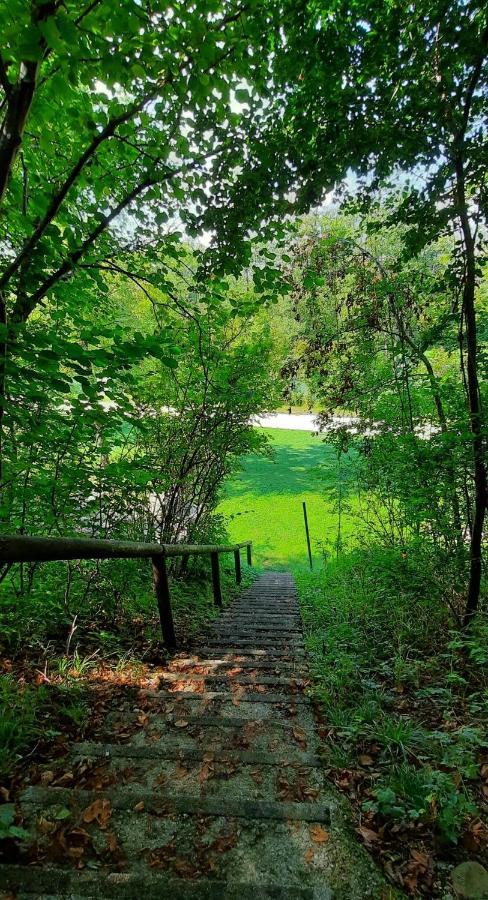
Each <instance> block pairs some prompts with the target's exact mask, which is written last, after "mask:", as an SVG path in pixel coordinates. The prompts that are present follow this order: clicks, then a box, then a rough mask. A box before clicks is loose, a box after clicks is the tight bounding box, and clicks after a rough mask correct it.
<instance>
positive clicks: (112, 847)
mask: <svg viewBox="0 0 488 900" xmlns="http://www.w3.org/2000/svg"><path fill="white" fill-rule="evenodd" d="M119 849H120V848H119V845H118V842H117V838H116V836H115V834H114V833H113V831H109V832H108V834H107V850H108V851H109V853H117V852H118V850H119Z"/></svg>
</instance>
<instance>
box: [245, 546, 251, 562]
mask: <svg viewBox="0 0 488 900" xmlns="http://www.w3.org/2000/svg"><path fill="white" fill-rule="evenodd" d="M246 550H247V564H248V566H252V551H251V545H250V544H248V545H247V547H246Z"/></svg>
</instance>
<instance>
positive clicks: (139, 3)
mask: <svg viewBox="0 0 488 900" xmlns="http://www.w3.org/2000/svg"><path fill="white" fill-rule="evenodd" d="M0 22H1V24H2V29H1V46H0V476H1V485H0V487H1V502H0V524H1V529H2V532H3V533H4V534H5V533H26V534H29V533H30V534H44V535H50V536H53V537H55V536H58V535H69V534H73V533H82V534H85V535H89V536H93V537H104V538H109V537H119V538H121V537H124V538H131V539H133V540H163V541H168V542H169V541H182V540H183V539H186V540H190V541H209V540H212V541H217V540H221V539H222V540H224V539H226V529H228V532H229V533H230V534H231V535H232V536H234V537H239V538H242V539H247V538H249V537H252V538H254V539H255V541H256V544H257V550H258V553H260V554H261V559H262V561H265V562H270V561H272V560H273V561H279V562H280V564H281V563H283V564H286V563H289V564H290V563H291V564H295V563H296V562H297V561H298V560H299V559H303V560H305V558H306V557H305V541H304V532H303V522H302V510H301V501H302V500H304V499H305V500H307V502H308V505H309V515H310V524H311V531H312V539H313V541H314V550H315V552H316V555H317V556H318V554H319V553H320V554H322V559H321V562H322V563H324V562H325V565H323V566H322V567H321V569H320V575H319V576H318V577H317V578H314V579H313V580H310V581H306V580H304V574H303V572H302V576H301V577H302V582H301V583H302V593H303V596H304V598H305V599H304V602H305V604H306V606H307V609H308V612H307V617H308V627H309V631H310V635H309V644H310V649H311V652H312V655H313V659H314V666H315V674H316V683H317V685H318V688H317V691H318V695H319V697H320V699H321V701H322V707H323V710H324V715H325V717H326V719H327V720H328V726H327V727H328V728H329V729H330V734H331V740H332V742H333V745H334V748H335V749H334V752H335V753H337V748H338V745H339V744H341V743H343V744H344V745H345V749H346V750H347V752H348V754H349V753H353V754H354V752H356V754H357V752H358V751H359V752H360V751H361V750H363V751H365V750H367V751H368V752H367V754H366V755H368V754H369V755H372V757H374V759H375V760H378V761H379V767H380V771H379V776H378V777H379V780H377V782H375V784H374V785H373V784H372V785H370V790H369V794H368V797H366V798H363V799H364V802H365V804H366V805H365V806H364V814H365V815H366V816H369V818H370V819H371V820H372V821H373V820H374V821H375V822H376V821H377V820H376V819H375V818H374V817H379V818H380V819H381V821H382V822H383V825H384V826H385V827H386V824H387V823H390V824H391V822H392V821H393V822H395V823H397V822H402V823H405V822H409V823H412V822H414V821H419V822H421V823H422V826H425V827H427V826H429V827H432V828H433V829H434V830H435V829H436V830H437V832H438V833H439V834H440V835H441V836H442V838H445V839H447V840H449V841H451V842H453V841H455V840H457V839H458V837H459V835H460V834H462V830H463V827H464V825H465V824H466V822H467V821H469V819H470V816H472V805H471V804H472V797H471V794H472V790H471V787H470V785H469V784H468V785H467V787H466V786H465V783H464V782H465V781H466V782H470V781H471V780H472V779H473V777H474V776H473V772H474V769H475V768H476V766H477V764H478V762H479V761H480V753H481V751H482V746H483V739H482V737H481V729H482V724H481V723H482V722H483V721H484V717H486V684H485V676H484V674H483V672H482V671H481V670H482V668H483V666H485V665H486V662H487V660H486V652H485V649H484V644H483V641H485V640H486V624H485V621H486V606H485V596H484V584H483V577H482V576H483V567H482V556H483V550H484V537H485V531H486V529H485V514H486V506H487V500H488V489H487V478H486V422H485V412H484V410H485V409H486V403H487V399H488V398H487V397H486V385H485V376H486V363H487V360H488V352H487V339H488V333H487V327H488V308H487V302H488V287H487V279H486V235H487V204H486V197H487V192H486V135H487V126H488V120H487V107H486V102H485V101H486V89H487V76H486V58H487V54H488V23H487V19H486V9H485V7H484V6H483V4H480V3H479V2H477V0H451V2H450V3H446V2H444V0H418V2H416V3H415V4H414V5H412V4H405V3H404V2H402V0H347V2H346V0H334V2H329V3H324V2H321V0H303V2H302V0H299V2H297V0H264V2H263V0H247V2H245V3H242V4H241V3H240V2H239V0H198V2H197V3H194V4H188V3H180V2H176V3H173V4H171V6H168V5H167V4H165V3H163V2H162V0H151V2H147V0H124V2H122V0H87V2H86V4H81V5H80V3H77V2H74V0H64V2H61V0H32V2H26V0H0ZM327 192H331V193H330V194H329V199H330V200H331V211H330V212H329V213H325V212H324V208H323V207H320V204H321V203H322V202H323V200H324V197H326V195H327ZM332 195H333V199H331V198H332ZM311 212H312V215H310V213H311ZM307 403H308V404H309V405H310V407H311V408H312V407H313V409H314V410H316V411H318V412H319V413H320V422H321V425H322V426H323V427H324V429H326V430H327V444H324V442H323V440H322V439H321V438H320V437H317V436H315V437H311V436H309V435H305V434H301V433H297V432H295V433H294V432H290V433H288V434H287V435H282V434H281V435H280V434H277V433H276V434H272V436H271V437H270V439H269V440H268V442H267V441H266V436H265V435H263V433H262V432H260V431H258V430H257V429H255V428H253V427H252V425H251V422H252V417H253V416H254V415H255V414H258V413H260V412H264V411H267V410H272V409H274V408H276V407H277V406H278V405H280V404H285V405H294V404H300V405H301V406H303V405H305V404H307ZM337 415H339V416H341V417H342V418H341V419H340V420H337V419H336V418H334V417H335V416H337ZM351 417H352V418H351ZM273 447H274V455H273ZM240 463H242V465H243V468H242V472H241V474H240V475H238V476H237V475H236V470H237V468H238V466H239V465H240ZM224 483H225V485H226V487H225V489H224V488H223V485H224ZM219 504H220V505H219ZM223 514H224V515H223ZM225 516H226V517H227V521H225ZM273 523H276V525H275V526H274V525H273ZM348 554H351V555H348ZM147 569H148V566H147V565H146V563H138V562H134V561H132V562H129V561H123V562H122V561H118V562H111V563H97V564H94V563H78V562H69V563H66V564H64V563H59V564H58V563H56V564H46V565H43V566H39V565H21V566H11V565H10V564H8V563H7V564H6V565H4V566H3V567H2V569H1V571H0V581H1V586H2V597H1V601H0V628H1V630H2V633H1V642H2V647H3V649H7V650H8V651H10V652H11V654H12V659H9V660H7V662H6V663H5V671H3V672H2V674H1V678H2V681H1V685H0V688H1V691H2V698H1V702H2V705H3V706H10V707H11V712H10V713H9V715H8V716H6V717H4V719H3V720H2V721H3V725H2V728H3V730H1V731H0V748H1V749H3V753H4V756H5V758H6V760H7V764H8V765H10V764H11V763H12V761H13V760H14V759H15V757H16V754H17V753H18V752H19V751H20V752H21V751H23V750H24V749H25V748H26V747H27V746H29V745H30V743H31V742H32V740H34V739H36V738H37V737H39V735H40V734H41V732H42V730H43V727H44V726H46V722H48V721H51V713H50V712H47V713H46V718H43V716H44V706H49V705H50V704H51V699H49V700H48V699H47V698H46V696H45V691H44V686H43V685H41V686H40V689H39V690H38V689H37V687H35V688H33V687H32V686H31V684H30V682H32V681H35V680H36V679H38V678H40V680H41V681H42V680H43V679H44V680H45V681H46V683H50V680H51V681H53V680H54V681H56V684H57V685H58V687H59V688H60V691H61V694H60V696H59V697H57V698H55V700H54V706H55V707H56V709H57V712H56V715H61V716H63V715H64V720H63V719H62V723H63V727H64V726H66V727H67V728H68V727H75V726H76V727H77V725H78V724H79V723H80V722H81V721H82V720H83V715H84V712H83V710H84V704H86V700H85V699H84V698H82V697H79V696H78V695H77V688H76V687H75V686H74V682H75V680H76V679H75V678H74V676H72V675H69V673H70V672H73V671H75V672H76V677H78V676H79V675H80V674H81V673H82V672H83V671H84V670H85V669H86V668H87V667H88V668H89V669H90V671H91V668H90V667H91V662H90V654H101V655H102V656H104V654H105V655H106V654H108V655H109V656H110V655H113V657H114V658H116V659H119V660H120V659H122V661H123V659H124V654H129V653H130V654H142V655H144V654H145V653H146V652H147V653H149V654H151V653H152V652H153V650H154V647H155V644H156V639H155V634H154V630H153V626H154V622H155V619H154V615H155V612H154V605H153V598H152V597H151V595H150V589H149V584H148V571H147ZM206 574H207V573H206V570H205V564H201V563H199V564H195V563H193V561H191V562H190V563H188V560H184V561H183V562H182V564H181V565H178V566H175V567H174V568H173V570H172V572H171V575H172V577H173V578H174V581H175V587H174V596H175V605H176V611H177V619H178V624H179V627H180V629H181V630H182V631H183V632H185V634H190V633H194V632H195V631H196V630H198V628H199V627H200V626H201V624H202V622H203V621H204V620H205V619H206V618H207V617H208V615H209V614H210V605H209V602H208V598H209V594H208V584H207V583H206V577H205V576H206ZM131 631H134V633H135V634H136V635H137V639H136V640H135V643H136V644H137V646H136V647H135V646H134V645H133V644H131V640H130V639H129V636H130V634H131ZM148 648H149V649H148ZM51 656H52V657H53V658H54V660H55V663H54V665H55V666H57V667H58V670H59V671H57V672H50V670H49V658H50V657H51ZM131 658H132V657H131ZM87 660H88V661H87ZM122 664H123V663H122ZM115 665H117V663H115ZM23 667H25V671H26V673H27V674H22V675H21V689H20V691H19V690H18V689H17V688H16V687H15V686H14V680H13V675H12V672H14V673H15V672H17V673H18V672H19V671H20V672H22V671H23ZM97 671H98V670H97ZM33 672H37V673H39V672H41V673H42V672H44V674H43V675H41V676H39V674H36V675H33ZM67 673H68V675H69V677H68V678H67V679H66V678H65V676H66V674H67ZM22 679H23V680H22ZM65 682H66V683H65ZM63 691H65V693H64V694H63ZM405 691H406V692H407V693H408V696H409V699H410V700H411V707H408V709H407V708H406V707H405V708H404V709H403V710H402V709H398V708H397V706H395V704H394V702H393V701H394V700H395V696H403V692H405ZM483 691H485V693H483ZM392 698H393V700H392ZM436 703H437V704H438V710H437V718H436V717H432V716H431V718H430V719H429V721H428V722H421V721H420V719H419V721H417V718H416V713H415V712H414V711H412V710H413V708H414V707H415V709H417V708H419V709H421V710H422V713H423V712H424V711H425V707H424V704H427V705H429V704H431V705H435V704H436ZM393 706H395V709H393ZM63 709H64V712H62V710H63ZM429 711H430V712H431V710H430V707H429ZM430 712H429V715H430ZM451 714H452V715H455V716H456V717H457V718H456V727H451V725H450V724H449V723H450V721H451V720H450V716H451ZM470 717H471V720H472V721H470V722H468V719H469V718H470ZM434 719H435V721H434ZM68 720H69V721H70V722H71V726H69V725H67V724H66V723H67V721H68ZM364 755H365V754H364V752H363V756H364ZM348 758H349V757H348ZM342 762H343V763H344V765H346V764H348V762H347V760H346V759H345V758H344V759H343V760H342ZM456 788H459V790H458V791H457V793H456V790H455V789H456ZM13 821H14V820H13V819H12V816H11V810H10V808H8V809H6V811H5V813H4V817H3V818H2V817H1V815H0V838H1V837H2V833H3V832H2V829H4V830H5V829H6V834H7V835H8V834H9V833H10V832H9V829H11V828H15V827H16V826H15V824H13ZM382 827H383V826H382ZM12 836H13V835H12Z"/></svg>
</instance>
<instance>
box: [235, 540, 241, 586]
mask: <svg viewBox="0 0 488 900" xmlns="http://www.w3.org/2000/svg"><path fill="white" fill-rule="evenodd" d="M234 562H235V566H236V584H240V583H241V581H242V574H241V551H240V548H239V547H238V548H237V550H234Z"/></svg>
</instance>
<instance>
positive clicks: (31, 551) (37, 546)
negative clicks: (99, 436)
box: [0, 534, 252, 650]
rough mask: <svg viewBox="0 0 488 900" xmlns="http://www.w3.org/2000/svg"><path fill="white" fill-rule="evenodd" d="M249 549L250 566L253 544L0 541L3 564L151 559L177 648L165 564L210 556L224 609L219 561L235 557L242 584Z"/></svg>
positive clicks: (162, 613)
mask: <svg viewBox="0 0 488 900" xmlns="http://www.w3.org/2000/svg"><path fill="white" fill-rule="evenodd" d="M244 547H245V548H246V551H247V564H248V565H249V566H250V565H251V564H252V550H251V548H252V542H251V541H243V542H242V543H240V544H156V543H154V544H149V543H142V542H137V541H109V540H100V539H97V538H85V537H66V538H62V537H38V536H32V535H25V534H15V535H5V536H3V537H0V564H4V565H5V564H7V565H11V564H13V563H27V562H56V561H63V560H69V559H150V560H151V561H152V568H153V582H154V591H155V594H156V600H157V604H158V610H159V618H160V621H161V630H162V633H163V641H164V643H165V645H166V647H168V649H170V650H174V649H175V648H176V634H175V627H174V621H173V611H172V608H171V595H170V589H169V580H168V570H167V565H166V560H167V559H168V558H172V557H175V556H210V560H211V567H212V585H213V595H214V601H215V603H216V605H217V606H222V587H221V582H220V561H219V556H220V555H221V554H222V553H233V554H234V564H235V571H236V582H237V584H240V582H241V578H242V574H241V550H242V549H243V548H244Z"/></svg>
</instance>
